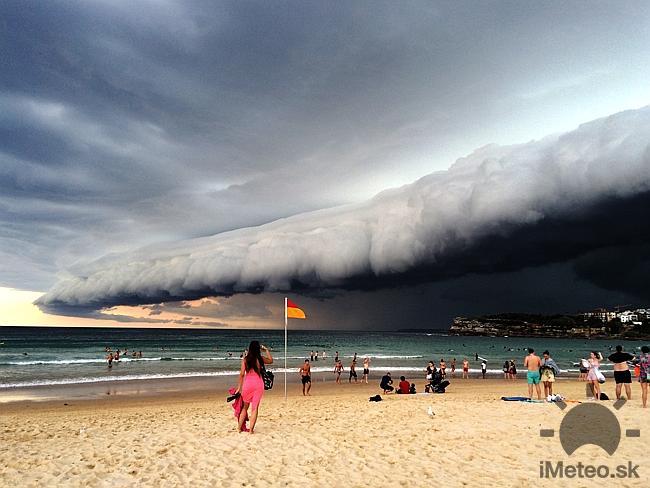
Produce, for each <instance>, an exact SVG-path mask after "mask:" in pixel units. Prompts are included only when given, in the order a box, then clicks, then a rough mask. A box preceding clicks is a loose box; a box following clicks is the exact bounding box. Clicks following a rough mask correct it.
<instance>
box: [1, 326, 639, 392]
mask: <svg viewBox="0 0 650 488" xmlns="http://www.w3.org/2000/svg"><path fill="white" fill-rule="evenodd" d="M251 340H259V341H260V342H261V343H263V344H266V345H267V346H268V347H269V348H271V350H272V353H273V356H274V359H275V363H274V364H273V366H272V367H271V368H270V369H272V370H273V371H275V372H276V373H282V372H283V371H284V332H283V331H282V330H213V329H192V330H188V329H113V328H111V329H109V328H106V329H99V328H52V327H42V328H41V327H38V328H37V327H0V389H9V388H20V387H30V386H45V385H72V384H83V383H101V382H113V381H129V380H149V379H152V380H153V379H165V378H184V377H210V376H229V375H230V376H234V375H236V374H238V373H239V366H240V361H239V357H240V354H241V353H242V351H243V350H244V349H245V348H246V347H247V346H248V344H249V342H250V341H251ZM618 343H619V342H616V341H614V340H586V339H551V338H549V339H543V338H499V337H459V336H448V335H444V334H432V333H425V332H421V333H419V332H410V333H396V332H371V331H356V332H349V331H292V330H290V331H289V341H288V354H287V369H288V370H289V371H291V372H295V371H297V370H298V368H299V366H300V364H302V362H303V361H304V359H306V358H309V357H310V353H311V351H314V352H316V351H319V353H320V354H322V353H323V352H325V353H326V358H325V359H323V358H321V357H319V360H318V361H314V362H313V363H312V371H313V372H315V373H319V372H320V373H324V372H331V371H332V369H333V359H334V355H335V353H336V351H339V354H340V356H341V358H342V360H343V364H344V367H345V369H346V370H347V369H348V367H349V364H350V362H351V358H352V357H353V355H354V354H355V353H357V355H358V357H359V366H361V362H362V360H363V358H364V357H365V356H368V357H369V358H370V359H371V373H375V374H377V373H379V372H381V374H383V372H384V371H393V372H398V373H399V372H404V374H405V375H409V372H410V374H412V375H413V373H416V372H417V373H420V372H422V371H423V370H424V369H425V368H426V365H427V362H428V361H429V360H432V359H433V360H435V361H436V365H437V363H438V361H439V360H440V359H441V358H444V359H445V360H446V362H447V367H448V370H447V371H448V372H449V371H450V370H451V360H452V359H453V358H456V361H457V369H461V368H462V367H461V362H462V360H463V358H467V359H468V360H469V361H470V367H471V370H470V371H471V372H472V373H477V372H478V371H480V361H476V360H475V357H476V354H478V355H479V356H480V357H482V358H485V359H486V360H487V362H488V373H489V374H501V365H502V364H503V362H504V361H505V360H506V359H515V361H516V363H517V365H518V367H519V369H521V368H522V362H523V358H524V356H525V355H526V352H525V349H526V348H527V347H529V346H530V347H534V348H535V350H536V351H537V352H538V353H541V352H542V351H543V350H545V349H548V350H549V351H550V352H551V355H552V357H553V358H554V359H555V360H556V362H557V363H558V365H559V366H560V368H561V369H562V371H563V373H565V374H572V373H574V372H576V371H577V368H576V366H575V363H576V362H577V361H578V360H579V359H580V358H582V357H588V354H589V351H591V350H597V351H601V352H602V353H603V355H604V356H607V355H609V352H610V351H611V350H612V349H613V348H614V347H615V346H616V344H618ZM622 344H623V346H624V347H625V349H626V350H627V351H630V352H636V351H638V350H639V349H640V347H641V345H643V344H644V343H642V342H633V341H624V342H622ZM107 347H109V348H111V349H112V350H113V351H116V350H117V349H120V350H121V351H124V350H127V355H126V356H122V359H121V360H120V361H119V362H114V363H113V367H112V368H108V365H107V361H106V359H105V357H106V355H107V353H106V352H105V349H106V348H107ZM134 351H138V352H140V351H141V352H142V357H141V358H133V356H132V353H133V352H134ZM360 369H361V367H360ZM602 369H603V370H604V371H605V372H607V371H609V370H611V365H608V364H607V363H605V365H604V367H603V368H602ZM359 373H360V371H359Z"/></svg>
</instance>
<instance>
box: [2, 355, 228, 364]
mask: <svg viewBox="0 0 650 488" xmlns="http://www.w3.org/2000/svg"><path fill="white" fill-rule="evenodd" d="M229 359H230V360H232V359H235V358H210V357H208V358H181V357H151V358H129V357H124V358H120V359H119V361H115V362H118V363H129V362H134V363H137V362H140V361H224V360H229ZM236 359H239V358H236ZM105 363H106V359H102V358H94V359H52V360H47V359H43V360H33V361H4V362H0V366H34V365H47V364H58V365H66V364H105Z"/></svg>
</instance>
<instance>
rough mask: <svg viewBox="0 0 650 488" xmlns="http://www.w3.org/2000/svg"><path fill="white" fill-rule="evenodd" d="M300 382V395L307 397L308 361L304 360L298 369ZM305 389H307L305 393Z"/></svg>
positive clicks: (309, 388)
mask: <svg viewBox="0 0 650 488" xmlns="http://www.w3.org/2000/svg"><path fill="white" fill-rule="evenodd" d="M300 381H302V394H303V395H309V390H311V365H310V364H309V359H305V362H304V363H303V365H302V367H301V368H300ZM305 387H307V392H306V393H305Z"/></svg>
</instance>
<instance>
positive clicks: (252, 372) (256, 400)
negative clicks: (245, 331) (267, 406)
mask: <svg viewBox="0 0 650 488" xmlns="http://www.w3.org/2000/svg"><path fill="white" fill-rule="evenodd" d="M261 351H264V353H265V357H262V353H261ZM272 363H273V357H272V356H271V352H270V351H269V350H268V349H267V348H266V346H260V343H259V342H258V341H251V343H250V345H249V346H248V352H247V353H246V355H244V357H243V358H242V361H241V369H240V370H239V386H238V387H237V390H236V391H235V394H237V393H241V398H242V400H243V402H244V406H243V407H242V410H241V413H240V414H239V426H238V429H237V430H238V432H241V431H242V427H243V425H244V422H245V421H246V417H247V416H248V407H249V406H250V407H251V408H252V411H251V415H250V420H251V422H250V429H249V432H250V433H251V434H252V433H253V430H254V429H255V422H257V413H258V409H259V406H260V402H261V401H262V396H264V380H263V379H262V368H263V367H264V365H265V364H272Z"/></svg>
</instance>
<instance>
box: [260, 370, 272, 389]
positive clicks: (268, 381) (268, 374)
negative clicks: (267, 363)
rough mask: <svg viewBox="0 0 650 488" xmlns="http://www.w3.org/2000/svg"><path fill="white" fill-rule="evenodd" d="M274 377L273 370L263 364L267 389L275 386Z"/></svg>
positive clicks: (263, 377)
mask: <svg viewBox="0 0 650 488" xmlns="http://www.w3.org/2000/svg"><path fill="white" fill-rule="evenodd" d="M273 378H275V375H274V374H273V372H272V371H269V370H268V369H266V368H265V367H263V366H262V381H264V389H265V390H270V389H271V388H273Z"/></svg>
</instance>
